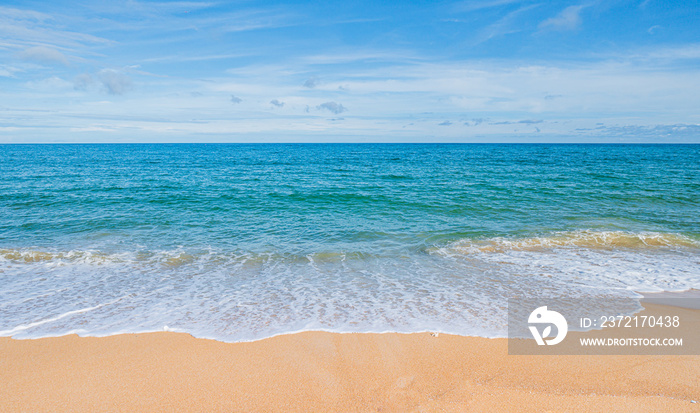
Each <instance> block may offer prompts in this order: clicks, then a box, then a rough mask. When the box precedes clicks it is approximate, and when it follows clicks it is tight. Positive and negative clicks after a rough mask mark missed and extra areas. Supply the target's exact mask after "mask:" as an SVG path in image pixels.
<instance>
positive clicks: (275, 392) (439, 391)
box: [0, 332, 700, 412]
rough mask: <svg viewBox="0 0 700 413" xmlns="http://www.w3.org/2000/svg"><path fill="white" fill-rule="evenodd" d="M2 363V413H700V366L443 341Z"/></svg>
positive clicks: (167, 344)
mask: <svg viewBox="0 0 700 413" xmlns="http://www.w3.org/2000/svg"><path fill="white" fill-rule="evenodd" d="M0 354H2V357H1V358H0V383H1V386H0V411H3V412H9V411H30V412H37V411H81V412H95V411H129V412H133V411H147V412H154V411H201V412H210V411H227V412H231V411H283V412H288V411H299V412H302V411H303V412H307V411H314V412H318V411H344V412H348V411H350V412H374V411H382V412H387V411H388V412H392V411H396V412H412V411H416V412H432V411H447V412H464V411H553V412H554V411H600V412H607V411H621V412H622V411H624V412H628V411H659V412H667V411H693V412H700V404H698V403H692V401H700V356H512V355H510V356H509V355H508V354H507V341H506V340H505V339H486V338H477V337H462V336H453V335H446V334H440V335H438V336H437V337H435V336H433V335H431V334H429V333H416V334H393V333H390V334H364V333H363V334H337V333H323V332H306V333H299V334H290V335H282V336H277V337H273V338H269V339H265V340H260V341H256V342H250V343H222V342H217V341H213V340H204V339H196V338H193V337H191V336H190V335H188V334H182V333H149V334H124V335H117V336H111V337H104V338H90V337H86V338H81V337H77V336H74V335H71V336H65V337H58V338H47V339H37V340H14V339H10V338H0Z"/></svg>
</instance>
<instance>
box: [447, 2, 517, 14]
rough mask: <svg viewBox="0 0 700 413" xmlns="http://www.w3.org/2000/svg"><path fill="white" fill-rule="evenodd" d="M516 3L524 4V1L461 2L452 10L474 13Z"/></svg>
mask: <svg viewBox="0 0 700 413" xmlns="http://www.w3.org/2000/svg"><path fill="white" fill-rule="evenodd" d="M514 3H523V0H484V1H478V0H468V1H460V2H457V3H455V4H453V5H452V9H453V10H455V11H457V12H472V11H476V10H482V9H491V8H494V7H501V6H506V5H509V4H514Z"/></svg>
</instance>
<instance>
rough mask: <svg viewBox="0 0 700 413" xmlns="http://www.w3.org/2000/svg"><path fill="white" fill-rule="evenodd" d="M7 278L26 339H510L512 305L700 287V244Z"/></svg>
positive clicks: (598, 237) (646, 240)
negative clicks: (306, 335) (355, 335)
mask: <svg viewBox="0 0 700 413" xmlns="http://www.w3.org/2000/svg"><path fill="white" fill-rule="evenodd" d="M635 237H637V238H636V239H635ZM0 268H2V272H0V279H1V280H2V284H1V285H2V287H0V335H5V336H14V337H17V338H35V337H45V336H57V335H63V334H68V333H71V332H76V333H79V334H81V335H97V336H102V335H110V334H116V333H124V332H145V331H163V329H164V326H167V329H168V330H169V331H183V332H189V333H191V334H193V335H195V336H197V337H206V338H213V339H217V340H222V341H246V340H255V339H260V338H264V337H269V336H273V335H277V334H282V333H290V332H298V331H305V330H323V331H336V332H351V331H353V332H386V331H397V332H417V331H431V332H433V331H439V332H445V333H454V334H463V335H479V336H486V337H499V336H504V335H505V333H506V299H507V298H510V297H524V296H546V295H547V294H555V293H556V294H566V295H567V296H569V297H574V298H575V297H581V298H587V297H599V298H601V299H605V297H632V296H635V295H636V294H635V291H661V290H667V291H679V290H686V289H690V288H700V249H699V248H698V246H697V244H696V242H695V241H693V240H690V239H688V238H687V237H683V236H680V235H675V234H670V235H669V234H653V233H650V234H641V235H635V234H627V233H608V234H600V233H585V232H580V233H560V234H554V235H553V236H551V237H549V238H547V237H544V238H542V239H514V240H511V239H504V238H491V239H485V240H461V241H457V242H454V243H451V244H449V245H445V246H442V247H436V248H432V249H429V250H422V251H408V252H406V253H404V254H394V255H380V254H369V253H359V252H347V251H338V252H316V253H311V254H308V253H307V254H285V253H277V252H269V253H255V254H253V253H250V252H232V251H217V250H216V249H214V248H209V249H204V250H191V249H190V250H188V249H186V248H177V249H173V250H165V251H148V250H138V251H132V252H114V253H112V252H109V253H108V252H101V251H93V250H90V251H66V252H61V251H43V250H41V249H31V250H10V249H5V250H1V251H0Z"/></svg>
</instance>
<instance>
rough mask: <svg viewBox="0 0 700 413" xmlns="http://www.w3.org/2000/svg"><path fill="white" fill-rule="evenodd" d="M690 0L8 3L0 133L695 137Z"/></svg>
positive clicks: (159, 138) (698, 16) (148, 137)
mask: <svg viewBox="0 0 700 413" xmlns="http://www.w3.org/2000/svg"><path fill="white" fill-rule="evenodd" d="M699 22H700V4H698V2H665V1H656V0H637V1H615V0H611V1H584V2H567V1H549V2H538V1H514V0H486V1H442V2H435V1H432V2H428V1H412V2H386V3H381V2H361V1H355V2H331V1H326V2H320V1H318V2H290V1H285V2H281V1H279V2H275V1H269V2H255V1H237V2H217V1H202V2H199V1H174V2H168V1H158V2H152V1H110V2H90V1H84V2H83V1H60V0H58V1H52V2H32V1H11V0H10V1H7V0H6V1H4V2H3V3H2V6H0V142H181V141H188V142H219V141H236V142H238V141H249V142H258V141H294V142H301V141H382V142H392V141H404V142H413V141H421V142H462V141H463V142H504V141H507V142H550V141H551V142H571V141H577V142H700V24H698V23H699Z"/></svg>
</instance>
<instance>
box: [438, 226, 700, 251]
mask: <svg viewBox="0 0 700 413" xmlns="http://www.w3.org/2000/svg"><path fill="white" fill-rule="evenodd" d="M561 248H569V249H571V248H577V249H591V250H616V249H620V250H649V249H673V248H690V249H698V248H700V242H699V241H697V240H695V239H692V238H690V237H688V236H685V235H682V234H676V233H659V232H641V233H635V232H626V231H592V230H579V231H563V232H555V233H553V234H550V235H546V236H541V237H526V238H513V237H493V238H486V239H461V240H459V241H456V242H453V243H451V244H450V245H448V246H447V247H446V248H438V249H437V250H438V251H440V252H458V253H463V254H478V253H504V252H507V251H546V250H553V249H561Z"/></svg>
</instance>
